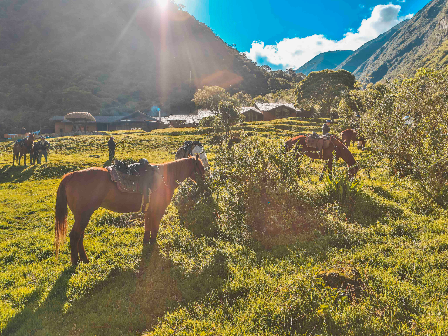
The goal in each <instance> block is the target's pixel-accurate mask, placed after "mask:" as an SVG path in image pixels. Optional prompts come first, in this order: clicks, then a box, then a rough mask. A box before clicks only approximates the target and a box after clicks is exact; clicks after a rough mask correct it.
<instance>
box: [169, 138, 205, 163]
mask: <svg viewBox="0 0 448 336" xmlns="http://www.w3.org/2000/svg"><path fill="white" fill-rule="evenodd" d="M195 146H200V147H203V146H202V144H201V143H200V142H199V141H197V140H195V141H190V140H187V141H185V142H184V144H183V145H182V147H180V148H179V149H178V151H177V153H176V156H175V158H176V160H178V159H182V158H187V157H189V156H190V155H192V153H191V151H192V150H193V148H194V147H195Z"/></svg>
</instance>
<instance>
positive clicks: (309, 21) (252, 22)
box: [175, 0, 430, 69]
mask: <svg viewBox="0 0 448 336" xmlns="http://www.w3.org/2000/svg"><path fill="white" fill-rule="evenodd" d="M175 2H176V3H178V4H183V5H185V10H186V11H188V12H189V13H190V14H192V15H194V16H195V17H196V19H198V20H199V21H201V22H204V23H205V24H207V25H208V26H209V27H210V28H211V29H213V31H214V32H215V33H216V34H217V35H218V36H219V37H221V38H222V39H223V40H224V41H225V42H227V43H229V44H235V45H236V48H237V49H238V50H239V51H240V52H246V54H247V56H248V57H249V58H250V59H252V60H254V61H256V62H257V63H258V64H259V65H263V64H268V65H270V66H271V67H272V68H273V69H287V68H294V69H296V68H298V67H300V66H301V65H303V64H304V63H306V62H307V61H309V60H310V59H312V58H313V57H314V56H316V55H317V54H319V53H321V52H324V51H330V50H341V49H351V50H355V49H357V48H358V47H360V46H361V45H362V44H364V43H365V42H367V41H369V40H371V39H373V38H375V37H377V36H378V35H379V34H381V33H383V32H385V31H387V30H389V29H390V28H391V27H393V26H394V25H396V24H397V23H399V22H400V21H402V20H403V19H405V18H410V17H412V16H413V15H414V14H415V13H417V12H418V11H419V10H420V9H422V8H423V7H424V6H425V5H426V4H427V3H428V2H430V1H429V0H394V1H381V0H377V1H374V0H368V1H362V2H361V1H354V0H345V1H331V0H311V1H309V0H308V1H293V0H290V1H288V0H258V1H249V0H175Z"/></svg>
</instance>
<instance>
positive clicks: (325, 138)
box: [305, 132, 331, 151]
mask: <svg viewBox="0 0 448 336" xmlns="http://www.w3.org/2000/svg"><path fill="white" fill-rule="evenodd" d="M305 143H306V146H307V147H311V148H315V149H316V150H318V151H321V150H323V149H327V148H328V147H330V143H331V135H327V134H326V135H322V136H319V134H317V133H316V132H313V133H312V134H310V135H308V136H307V137H306V139H305Z"/></svg>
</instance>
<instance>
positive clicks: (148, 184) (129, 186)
mask: <svg viewBox="0 0 448 336" xmlns="http://www.w3.org/2000/svg"><path fill="white" fill-rule="evenodd" d="M149 167H150V168H151V169H149V170H146V171H144V172H142V173H141V174H140V175H130V174H127V173H123V172H120V171H119V170H118V169H117V167H116V166H114V165H112V166H109V167H106V169H107V170H108V171H109V174H110V179H111V180H112V182H115V183H116V184H117V188H118V190H120V191H121V192H126V193H133V194H137V193H138V194H142V195H143V194H147V193H148V192H150V190H151V188H152V187H153V186H154V185H155V183H156V181H157V179H158V178H162V175H161V174H160V172H159V168H158V167H156V166H149ZM148 189H149V190H148Z"/></svg>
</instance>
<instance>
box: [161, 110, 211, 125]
mask: <svg viewBox="0 0 448 336" xmlns="http://www.w3.org/2000/svg"><path fill="white" fill-rule="evenodd" d="M212 116H215V114H214V113H213V112H212V111H209V110H198V111H197V113H196V114H171V115H170V116H168V117H161V118H160V120H161V123H162V124H164V125H169V126H172V127H176V128H177V127H196V126H198V125H199V122H200V121H201V120H202V119H203V118H207V117H212Z"/></svg>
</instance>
